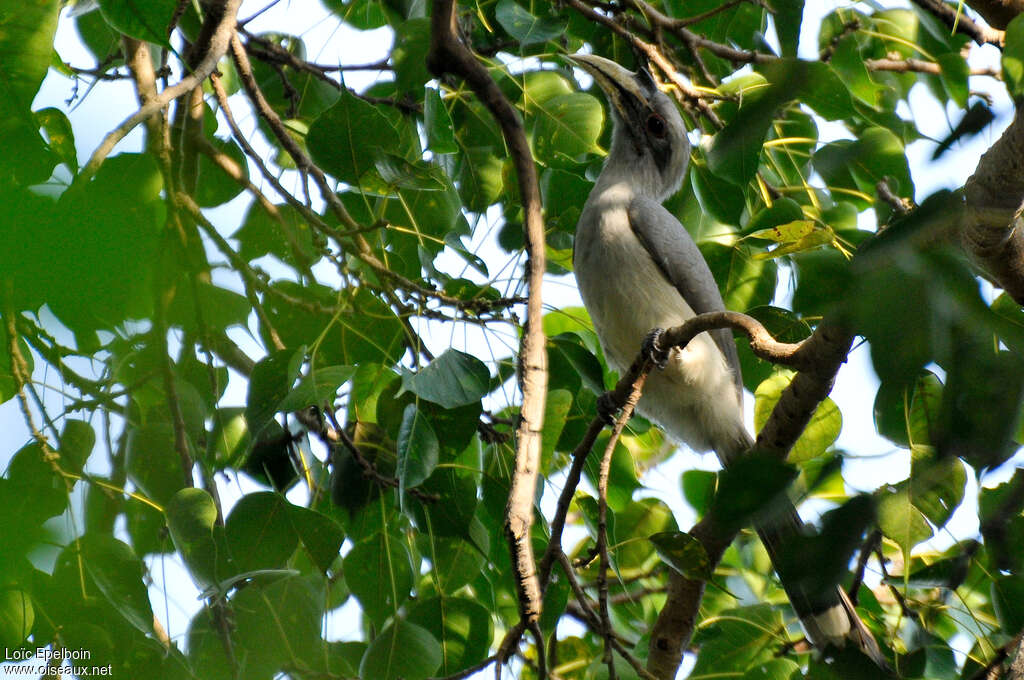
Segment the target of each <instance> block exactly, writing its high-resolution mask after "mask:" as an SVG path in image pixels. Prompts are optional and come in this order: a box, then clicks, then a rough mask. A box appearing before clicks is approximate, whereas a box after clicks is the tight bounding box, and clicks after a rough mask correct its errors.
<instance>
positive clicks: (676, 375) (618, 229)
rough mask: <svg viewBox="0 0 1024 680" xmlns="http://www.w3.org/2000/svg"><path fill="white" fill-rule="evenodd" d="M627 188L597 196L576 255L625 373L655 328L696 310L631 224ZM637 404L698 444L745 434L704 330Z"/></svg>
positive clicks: (589, 301)
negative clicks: (660, 268)
mask: <svg viewBox="0 0 1024 680" xmlns="http://www.w3.org/2000/svg"><path fill="white" fill-rule="evenodd" d="M628 198H629V197H628V195H622V194H618V193H616V189H615V188H611V189H608V190H606V191H604V192H603V193H602V194H601V195H600V196H591V200H589V201H588V202H587V206H586V207H585V208H584V213H583V215H582V217H581V219H580V228H579V230H578V233H577V234H576V246H575V247H576V253H575V257H574V262H575V269H576V280H577V282H578V284H579V288H580V294H581V296H582V297H583V303H584V305H586V307H587V311H588V312H589V313H590V316H591V319H592V320H593V322H594V329H595V330H596V331H597V335H598V337H599V338H600V340H601V347H602V349H603V350H604V352H605V356H606V358H607V359H608V361H609V363H610V364H611V366H612V367H613V368H615V369H616V370H618V371H619V373H620V374H621V373H623V372H624V371H625V370H626V369H628V368H629V366H630V364H631V363H632V362H633V359H635V358H636V356H637V354H638V353H639V352H640V348H641V344H642V342H643V339H644V337H645V336H646V335H647V333H648V332H649V331H650V330H651V329H652V328H670V327H672V326H677V325H679V324H681V323H683V322H685V321H686V320H687V319H690V318H692V317H693V316H694V313H693V310H692V309H691V308H690V306H689V305H688V304H687V303H686V301H685V300H684V299H683V298H682V296H681V295H680V294H679V291H677V290H676V288H675V286H673V285H672V284H671V283H669V281H668V280H667V279H666V278H665V277H664V275H663V274H662V273H661V271H660V270H659V269H658V267H657V266H656V265H655V263H654V261H653V260H652V259H651V256H650V254H649V253H648V252H647V250H646V249H645V248H644V246H643V244H642V243H640V241H639V240H638V239H637V238H636V236H635V234H634V233H633V230H632V229H631V228H630V227H629V219H628V216H627V213H626V206H627V205H628ZM639 410H640V412H641V413H643V414H644V415H645V416H647V417H648V418H650V419H651V420H653V421H655V422H657V423H658V424H659V425H661V426H662V427H663V428H664V429H665V430H666V431H667V432H668V434H670V435H671V436H672V437H674V438H676V439H678V440H680V441H682V442H685V443H686V444H688V445H689V446H691V447H692V448H693V449H695V450H698V451H706V450H708V449H715V450H716V451H719V452H720V453H722V452H723V447H724V448H729V449H731V448H734V447H735V446H736V442H737V441H738V440H740V439H742V440H745V439H746V437H747V435H746V433H745V431H744V430H743V423H742V413H741V408H740V404H739V399H738V396H737V394H736V389H735V383H734V382H733V376H732V372H731V371H730V369H729V367H728V364H727V363H726V361H725V358H724V357H723V356H722V353H721V352H720V351H719V350H718V347H717V346H716V345H715V343H714V340H712V338H711V336H709V335H708V334H707V333H702V334H700V335H699V336H697V337H696V338H694V339H693V341H692V342H690V344H689V345H688V346H687V347H686V348H685V349H684V350H682V351H679V350H674V351H673V352H672V355H671V356H670V358H669V364H668V366H667V367H666V368H665V369H664V370H660V371H659V370H657V369H655V371H654V372H653V373H651V375H650V377H649V378H648V380H647V383H646V385H645V387H644V393H643V396H642V398H641V400H640V403H639Z"/></svg>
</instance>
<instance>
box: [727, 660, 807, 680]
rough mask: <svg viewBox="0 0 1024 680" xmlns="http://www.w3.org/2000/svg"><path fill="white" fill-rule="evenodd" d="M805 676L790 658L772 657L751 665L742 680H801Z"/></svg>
mask: <svg viewBox="0 0 1024 680" xmlns="http://www.w3.org/2000/svg"><path fill="white" fill-rule="evenodd" d="M801 678H803V674H802V673H801V672H800V666H798V665H797V664H796V662H794V661H790V660H789V659H772V660H771V661H767V662H765V663H762V664H757V665H755V666H751V667H750V668H748V669H747V672H746V673H744V674H743V676H742V677H741V678H740V680H799V679H801Z"/></svg>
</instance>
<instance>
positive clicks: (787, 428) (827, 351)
mask: <svg viewBox="0 0 1024 680" xmlns="http://www.w3.org/2000/svg"><path fill="white" fill-rule="evenodd" d="M748 319H749V318H748V317H745V316H744V315H742V314H737V313H736V312H718V313H713V314H702V315H700V316H697V317H695V318H693V319H691V320H689V321H688V322H686V323H685V324H683V325H682V326H677V327H676V328H672V329H669V330H668V331H666V334H665V336H663V341H664V342H665V343H666V346H679V345H678V344H677V343H680V342H683V341H685V342H689V340H691V339H693V337H695V336H696V335H697V334H698V333H700V332H702V331H705V330H710V329H712V328H738V329H740V330H742V331H743V332H745V333H747V335H748V337H750V338H751V348H752V349H753V350H754V353H755V354H756V355H758V356H759V357H762V358H765V359H768V360H770V361H776V362H778V363H786V364H787V365H790V366H795V367H797V368H799V369H800V372H799V373H797V374H796V375H795V376H794V377H793V380H792V382H790V384H789V386H788V387H786V389H785V390H783V392H782V396H781V397H780V398H779V401H778V403H777V404H776V405H775V408H774V409H773V410H772V413H771V416H769V418H768V421H767V422H766V423H765V425H764V427H763V428H762V429H761V432H760V433H759V434H758V437H757V441H756V443H755V445H754V446H755V448H756V449H758V450H761V451H767V452H770V453H772V454H773V455H775V456H778V457H779V458H785V457H786V455H787V454H788V453H789V450H790V449H791V448H792V446H793V444H794V443H795V442H796V440H797V438H798V437H799V436H800V433H801V432H803V430H804V428H805V427H806V426H807V423H808V422H809V421H810V419H811V416H812V415H813V414H814V411H815V409H817V407H818V405H819V404H820V403H821V401H822V400H823V399H824V398H825V397H826V396H828V394H829V392H830V391H831V389H832V384H833V382H834V381H835V376H836V373H838V371H839V367H840V366H841V365H842V364H843V362H844V361H845V360H846V355H847V354H848V353H849V351H850V346H851V345H852V343H853V334H852V333H851V332H850V331H849V330H847V329H845V328H844V327H842V326H839V325H837V324H835V323H834V322H832V321H830V320H828V319H826V320H824V321H823V322H822V323H821V324H820V325H819V326H818V328H817V329H816V330H815V332H814V333H813V334H812V335H811V336H810V337H809V338H807V339H806V340H804V341H803V342H801V343H800V344H798V345H786V344H784V343H776V342H775V341H774V340H771V337H770V335H768V333H767V331H765V330H764V328H763V327H761V326H760V324H759V323H757V322H756V321H754V320H752V319H749V320H748ZM690 534H691V535H692V536H694V537H695V538H697V539H698V540H699V541H700V542H701V543H702V544H703V545H704V549H705V551H706V552H707V554H708V559H709V563H710V566H711V568H712V569H713V568H714V567H715V566H716V565H717V564H718V563H719V561H721V559H722V555H723V554H724V553H725V550H726V548H728V547H729V545H730V544H731V543H732V541H733V539H734V538H735V536H736V530H734V529H732V528H731V527H728V526H725V525H724V524H723V523H722V522H720V521H719V520H718V519H717V518H716V516H715V513H714V512H709V513H708V514H707V515H706V516H705V517H704V518H703V519H702V520H701V521H700V522H698V523H697V524H696V525H695V526H694V527H693V528H692V529H691V530H690ZM703 595H704V582H703V581H699V580H694V579H688V578H685V577H683V576H682V575H680V574H678V573H675V572H673V573H672V574H671V575H670V577H669V588H668V597H667V599H666V601H665V605H664V607H663V608H662V610H661V612H660V613H659V615H658V620H657V621H656V622H655V625H654V627H653V629H652V630H651V642H650V647H649V654H648V660H647V668H648V670H650V671H651V672H652V673H654V675H656V676H657V677H659V678H665V679H666V680H667V679H670V678H674V677H675V674H676V671H677V670H678V668H679V664H680V662H681V661H682V654H683V651H684V650H685V649H686V646H687V645H688V644H689V642H690V638H691V637H692V635H693V631H694V627H695V625H696V621H697V613H698V611H699V609H700V603H701V599H702V598H703Z"/></svg>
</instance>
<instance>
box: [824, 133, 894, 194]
mask: <svg viewBox="0 0 1024 680" xmlns="http://www.w3.org/2000/svg"><path fill="white" fill-rule="evenodd" d="M813 163H814V168H815V170H817V171H818V172H819V173H821V175H822V177H824V178H825V181H826V182H827V183H828V184H829V186H830V187H840V188H845V189H851V190H853V191H859V192H861V193H864V194H867V195H869V196H874V194H875V185H876V184H878V182H879V181H881V180H882V179H885V178H890V179H892V180H895V183H890V187H891V189H892V190H893V191H894V192H895V193H896V195H897V196H913V193H914V184H913V181H912V180H911V178H910V168H909V166H908V165H907V155H906V149H905V148H904V146H903V142H902V141H901V140H900V138H899V137H897V136H896V135H895V134H893V132H892V131H890V130H887V129H885V128H881V127H872V128H868V129H866V130H864V131H863V132H861V134H860V135H859V136H858V138H857V140H856V141H852V142H850V141H846V140H841V141H838V142H832V143H829V144H826V145H825V146H823V147H821V148H820V149H819V150H818V151H817V152H816V153H815V154H814V159H813Z"/></svg>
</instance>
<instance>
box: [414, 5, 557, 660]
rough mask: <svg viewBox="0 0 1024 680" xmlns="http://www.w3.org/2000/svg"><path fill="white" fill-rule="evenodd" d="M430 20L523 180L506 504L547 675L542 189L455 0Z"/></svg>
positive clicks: (433, 65)
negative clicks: (518, 399) (542, 533)
mask: <svg viewBox="0 0 1024 680" xmlns="http://www.w3.org/2000/svg"><path fill="white" fill-rule="evenodd" d="M430 24H431V25H430V50H429V52H428V53H427V67H428V68H429V69H430V71H431V72H432V73H434V74H435V75H436V76H439V77H440V76H443V75H446V74H452V75H455V76H458V77H459V78H462V79H463V80H465V81H466V83H467V84H468V85H469V87H470V89H472V90H473V93H474V94H475V95H476V96H477V98H478V99H479V100H480V101H481V102H482V103H483V104H484V106H486V107H487V109H488V111H490V113H491V115H492V116H493V117H494V119H495V121H497V123H498V125H499V126H500V127H501V131H502V135H503V137H504V139H505V143H506V144H507V146H508V148H509V151H510V153H511V154H512V159H513V162H514V164H515V169H516V178H517V179H518V185H519V198H520V201H521V203H522V210H523V217H524V219H523V226H524V229H523V231H524V242H525V248H526V255H527V263H526V274H525V278H526V285H527V291H528V300H527V305H526V308H527V317H526V327H525V329H524V332H523V338H522V343H521V346H520V351H519V386H520V390H521V391H522V394H523V400H522V406H521V407H520V418H519V425H518V427H517V428H516V456H515V471H514V473H513V476H512V482H511V487H510V489H509V497H508V504H507V506H506V508H505V534H506V536H507V538H508V542H509V550H510V551H511V553H512V564H513V569H514V571H515V576H516V592H517V594H518V599H519V615H520V621H521V623H522V624H523V625H524V626H525V628H527V629H530V630H531V631H532V632H533V633H534V635H535V637H536V638H537V650H538V665H539V666H540V669H541V671H540V675H541V677H544V675H545V671H544V656H543V648H544V644H543V640H542V639H541V636H540V629H539V627H538V625H537V621H538V618H539V616H540V610H541V587H540V582H539V580H538V578H537V570H536V564H535V561H534V556H533V546H532V545H531V541H530V527H531V526H532V525H533V498H534V494H535V490H536V488H537V474H538V470H539V468H540V453H541V429H542V427H543V425H544V405H545V401H546V398H547V382H548V375H547V352H546V350H545V347H544V330H543V328H542V327H541V318H542V314H543V306H542V302H543V300H542V297H541V286H542V283H543V280H544V271H545V268H546V264H545V254H544V221H543V217H542V216H541V200H540V186H539V184H538V181H537V169H536V166H535V165H534V162H533V154H532V152H531V150H530V145H529V143H528V142H527V139H526V132H525V130H524V129H523V122H522V119H521V118H520V116H519V114H518V113H517V112H516V110H515V108H514V107H513V106H512V104H511V103H510V102H509V101H508V99H507V98H506V97H505V96H504V95H503V94H502V92H501V90H500V89H499V88H498V85H497V83H495V82H494V80H493V79H492V78H491V76H490V74H489V73H488V72H487V69H486V68H484V66H483V65H482V64H481V63H480V62H479V61H477V58H476V56H475V55H474V54H473V52H472V51H471V50H470V49H469V47H467V46H466V44H465V43H464V42H463V41H462V39H461V38H460V36H459V33H458V14H457V6H456V3H455V0H435V1H434V3H433V10H432V14H431V19H430ZM508 651H509V649H508V647H507V646H505V645H503V646H502V651H501V653H499V657H501V654H502V653H504V654H507V653H508Z"/></svg>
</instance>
